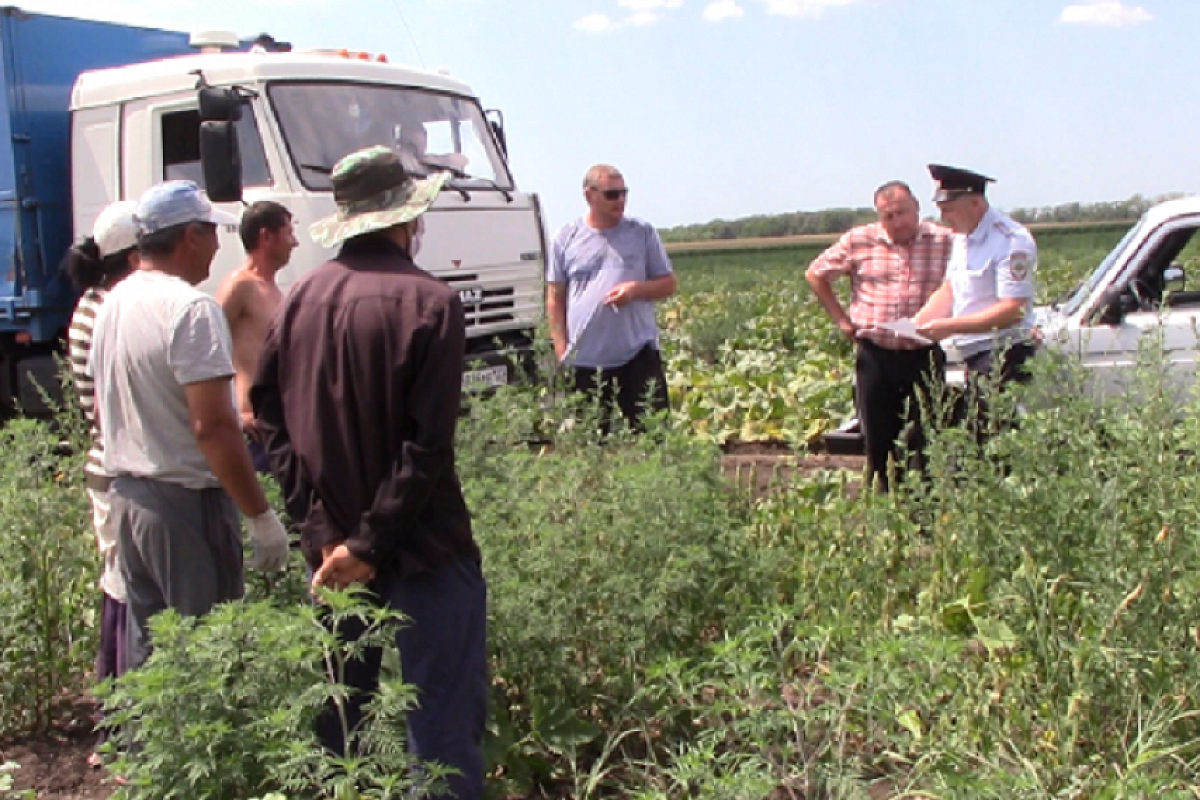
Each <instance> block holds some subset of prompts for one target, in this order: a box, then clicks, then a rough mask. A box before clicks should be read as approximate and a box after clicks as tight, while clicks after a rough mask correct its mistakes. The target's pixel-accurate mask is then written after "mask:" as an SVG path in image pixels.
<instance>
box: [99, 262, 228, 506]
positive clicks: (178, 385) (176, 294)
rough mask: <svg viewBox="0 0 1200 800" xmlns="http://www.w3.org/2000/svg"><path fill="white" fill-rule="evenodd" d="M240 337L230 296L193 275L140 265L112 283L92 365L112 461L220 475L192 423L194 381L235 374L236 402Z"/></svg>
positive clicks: (185, 476)
mask: <svg viewBox="0 0 1200 800" xmlns="http://www.w3.org/2000/svg"><path fill="white" fill-rule="evenodd" d="M232 353H233V346H232V340H231V337H230V334H229V323H228V322H226V320H225V314H224V312H222V311H221V306H220V305H218V304H217V301H216V300H214V299H213V298H212V297H210V296H208V295H206V294H204V293H203V292H201V291H200V290H198V289H196V288H195V287H193V286H191V285H189V284H188V283H187V282H186V281H184V280H182V279H180V278H176V277H173V276H170V275H167V274H165V273H162V272H153V271H138V272H135V273H134V274H132V275H130V276H129V277H128V278H126V279H125V280H123V281H121V282H120V283H119V284H117V286H116V287H115V288H114V289H113V290H112V291H111V292H109V293H108V296H107V298H106V299H105V302H104V305H103V306H102V307H101V309H100V313H99V314H98V315H97V317H96V324H95V329H94V331H93V334H92V352H91V357H90V359H89V361H88V370H89V372H90V373H91V375H92V376H93V377H94V378H95V382H96V413H97V417H98V420H99V425H100V434H101V436H102V438H103V442H104V471H105V472H107V473H108V474H109V475H114V476H117V475H133V476H137V477H142V478H154V479H155V480H160V481H164V482H167V483H173V484H178V485H180V486H184V487H186V488H189V489H208V488H214V487H217V486H219V485H220V483H219V482H218V481H217V477H216V476H215V475H214V474H213V472H212V469H211V468H210V467H209V465H208V460H207V459H206V458H205V457H204V454H203V453H202V452H201V451H200V446H199V445H198V444H197V443H196V436H195V434H194V433H193V432H192V427H191V421H190V416H189V414H188V409H187V398H186V396H185V394H184V388H183V387H184V386H185V385H187V384H190V383H199V382H201V381H207V380H213V379H216V378H226V379H229V381H230V386H229V403H230V407H231V408H233V406H234V391H233V381H232V378H233V355H232Z"/></svg>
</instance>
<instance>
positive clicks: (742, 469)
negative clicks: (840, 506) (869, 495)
mask: <svg viewBox="0 0 1200 800" xmlns="http://www.w3.org/2000/svg"><path fill="white" fill-rule="evenodd" d="M724 449H725V455H724V456H723V457H722V459H721V466H722V469H723V470H724V472H725V475H726V477H728V478H729V479H730V480H732V481H734V482H735V483H736V484H737V485H738V486H740V487H742V488H744V489H749V490H750V491H751V492H752V493H753V495H754V496H755V497H765V496H767V495H769V494H771V493H772V492H774V491H778V490H779V489H783V488H786V487H787V486H788V484H790V483H791V482H792V481H794V480H795V479H796V478H797V477H798V476H803V475H808V474H812V473H814V472H821V471H824V470H835V469H841V470H848V471H850V472H851V473H852V474H853V475H855V476H858V475H860V474H861V473H862V471H863V467H864V466H865V464H866V459H865V458H864V457H863V456H838V455H830V454H829V453H812V452H797V451H795V450H792V449H791V448H789V447H788V446H787V445H786V444H783V443H778V442H739V443H735V444H730V445H726V447H725V448H724ZM858 483H859V481H858V480H856V479H852V480H851V482H850V485H849V487H848V490H849V491H850V492H851V493H857V491H858Z"/></svg>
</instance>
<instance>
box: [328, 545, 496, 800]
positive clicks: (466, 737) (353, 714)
mask: <svg viewBox="0 0 1200 800" xmlns="http://www.w3.org/2000/svg"><path fill="white" fill-rule="evenodd" d="M371 589H372V590H374V591H375V593H376V596H377V597H378V599H379V601H380V602H382V603H386V604H387V605H388V607H389V608H392V609H394V610H397V611H400V612H401V613H402V614H404V615H405V616H406V617H407V618H408V622H406V623H404V625H403V626H401V627H399V628H398V629H397V631H396V646H397V647H398V648H399V650H400V669H401V671H402V673H403V677H404V681H405V683H408V684H410V685H412V686H413V687H415V688H416V690H417V703H418V704H419V706H420V707H419V708H417V709H414V710H413V711H411V712H410V713H409V714H408V750H409V752H410V753H412V754H413V755H415V756H417V757H418V758H420V759H422V760H424V761H436V762H438V763H440V764H444V765H446V766H449V767H453V768H454V769H456V770H458V771H459V772H460V773H461V774H460V775H454V776H451V777H449V778H448V779H447V784H448V789H449V793H448V794H446V795H443V796H444V797H447V798H449V797H455V798H457V800H481V798H482V797H483V770H484V763H483V731H484V725H485V724H486V722H487V719H486V718H487V691H488V688H487V586H486V585H485V583H484V580H483V572H482V570H481V569H480V565H479V562H477V561H474V560H465V561H455V562H452V563H450V564H447V565H445V566H443V567H441V568H439V569H438V570H436V571H435V572H432V573H421V574H418V575H413V576H410V577H408V578H401V577H400V575H399V571H398V570H395V571H389V572H388V573H386V574H383V575H379V576H377V577H376V579H375V580H374V581H372V583H371ZM362 630H363V629H362V624H361V623H360V622H358V621H352V622H351V623H350V624H347V625H345V626H343V627H342V628H341V629H340V630H339V634H340V636H341V638H342V640H343V641H354V640H355V639H356V638H357V637H358V636H360V635H361V634H362ZM382 659H383V651H382V650H381V649H380V648H377V647H376V648H370V649H368V650H367V651H366V653H365V654H364V657H363V658H362V659H361V660H351V661H349V662H347V665H346V674H345V676H344V681H345V683H346V685H348V686H350V687H352V688H354V689H355V690H357V691H356V692H355V693H354V695H353V696H352V697H350V698H349V699H348V700H347V701H346V709H345V716H346V720H347V724H348V726H349V730H351V731H353V730H355V729H356V728H357V727H358V726H359V724H360V723H361V722H362V719H363V706H364V705H366V703H367V702H369V701H370V699H371V697H372V696H373V695H374V693H375V691H376V690H377V689H378V688H379V668H380V664H381V662H382ZM317 735H318V737H319V738H320V740H321V743H322V744H324V745H325V747H327V748H329V749H330V750H332V751H333V752H335V753H339V754H344V753H345V751H346V741H345V737H344V735H343V730H342V727H341V720H340V718H339V716H338V714H337V713H335V712H333V711H332V710H327V711H326V712H325V713H323V714H322V715H321V717H320V718H319V719H318V721H317Z"/></svg>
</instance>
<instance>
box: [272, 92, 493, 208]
mask: <svg viewBox="0 0 1200 800" xmlns="http://www.w3.org/2000/svg"><path fill="white" fill-rule="evenodd" d="M268 96H269V97H270V100H271V105H272V106H273V107H274V109H275V115H276V117H277V119H278V120H279V127H280V130H281V131H282V133H283V138H284V141H285V143H286V145H287V150H288V153H289V154H290V155H291V158H292V163H293V165H294V166H295V169H296V173H297V174H298V175H299V176H300V180H301V182H302V183H303V184H304V186H305V188H307V189H309V190H312V191H329V190H330V189H331V188H332V186H331V183H330V179H329V172H330V170H331V169H332V168H333V165H334V164H336V163H337V162H338V160H339V159H340V158H341V157H342V156H344V155H347V154H348V153H353V152H354V151H356V150H361V149H362V148H364V147H370V146H371V145H378V144H382V145H386V146H388V147H392V148H395V149H396V150H398V151H399V152H400V155H401V158H402V159H403V162H404V165H405V167H406V168H407V169H408V170H409V172H412V173H415V174H418V175H424V174H427V173H429V172H436V171H438V170H443V169H448V170H450V171H451V172H453V173H454V176H455V177H454V180H453V181H451V185H452V186H456V187H458V188H462V189H484V188H501V189H512V188H513V186H512V178H511V176H509V174H508V170H507V169H506V168H505V166H504V160H503V159H502V158H501V157H500V154H499V153H498V152H497V151H496V147H495V143H494V140H493V139H492V135H491V130H490V129H489V128H488V124H487V122H486V120H485V119H484V116H483V111H482V110H481V109H480V107H479V104H478V103H477V102H476V101H475V100H474V99H472V98H467V97H462V96H460V95H454V94H448V93H445V92H436V91H431V90H427V89H413V88H408V87H402V86H385V85H380V84H365V83H342V82H330V81H323V82H311V83H299V82H297V83H292V82H277V83H273V84H271V86H270V87H269V88H268Z"/></svg>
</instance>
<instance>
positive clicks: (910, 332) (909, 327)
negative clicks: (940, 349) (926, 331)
mask: <svg viewBox="0 0 1200 800" xmlns="http://www.w3.org/2000/svg"><path fill="white" fill-rule="evenodd" d="M869 331H888V332H889V333H894V334H896V335H897V336H900V337H903V338H905V339H911V340H912V341H914V342H919V343H920V344H933V342H932V341H931V340H929V339H926V338H925V337H924V336H922V335H921V334H919V333H917V326H916V324H915V323H914V322H913V321H912V319H910V318H908V317H905V318H904V319H898V320H896V321H894V322H885V323H883V324H882V325H876V326H875V327H873V328H866V329H864V330H861V331H859V332H858V335H859V336H862V335H863V334H864V333H867V332H869Z"/></svg>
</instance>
